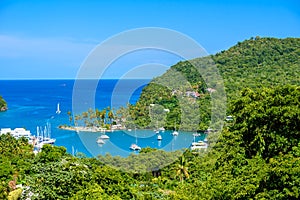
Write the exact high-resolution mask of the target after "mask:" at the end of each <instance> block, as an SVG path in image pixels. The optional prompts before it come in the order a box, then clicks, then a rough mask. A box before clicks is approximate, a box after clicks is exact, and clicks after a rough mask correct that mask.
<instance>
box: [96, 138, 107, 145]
mask: <svg viewBox="0 0 300 200" xmlns="http://www.w3.org/2000/svg"><path fill="white" fill-rule="evenodd" d="M96 142H97V144H105V141H104V140H102V139H101V138H98V139H97V141H96Z"/></svg>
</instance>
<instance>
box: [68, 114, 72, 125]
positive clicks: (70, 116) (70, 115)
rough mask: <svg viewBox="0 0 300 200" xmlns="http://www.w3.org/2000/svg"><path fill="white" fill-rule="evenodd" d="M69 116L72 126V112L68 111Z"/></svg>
mask: <svg viewBox="0 0 300 200" xmlns="http://www.w3.org/2000/svg"><path fill="white" fill-rule="evenodd" d="M67 114H68V116H69V120H70V124H71V125H72V121H73V117H72V113H71V111H68V113H67Z"/></svg>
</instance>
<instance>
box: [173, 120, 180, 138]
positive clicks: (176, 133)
mask: <svg viewBox="0 0 300 200" xmlns="http://www.w3.org/2000/svg"><path fill="white" fill-rule="evenodd" d="M174 129H175V130H174V132H173V133H172V135H173V136H177V135H179V133H178V132H177V131H176V122H175V123H174Z"/></svg>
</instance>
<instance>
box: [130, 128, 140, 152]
mask: <svg viewBox="0 0 300 200" xmlns="http://www.w3.org/2000/svg"><path fill="white" fill-rule="evenodd" d="M134 135H135V144H131V145H130V147H129V149H131V150H133V151H139V150H141V149H142V148H141V147H140V146H138V145H137V136H136V128H135V131H134Z"/></svg>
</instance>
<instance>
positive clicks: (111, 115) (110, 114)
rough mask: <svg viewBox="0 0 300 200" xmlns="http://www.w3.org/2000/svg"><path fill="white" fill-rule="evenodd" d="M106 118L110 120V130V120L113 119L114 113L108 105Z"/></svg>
mask: <svg viewBox="0 0 300 200" xmlns="http://www.w3.org/2000/svg"><path fill="white" fill-rule="evenodd" d="M108 118H109V121H110V130H112V121H113V119H114V113H113V111H112V110H111V109H110V108H109V107H108Z"/></svg>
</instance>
